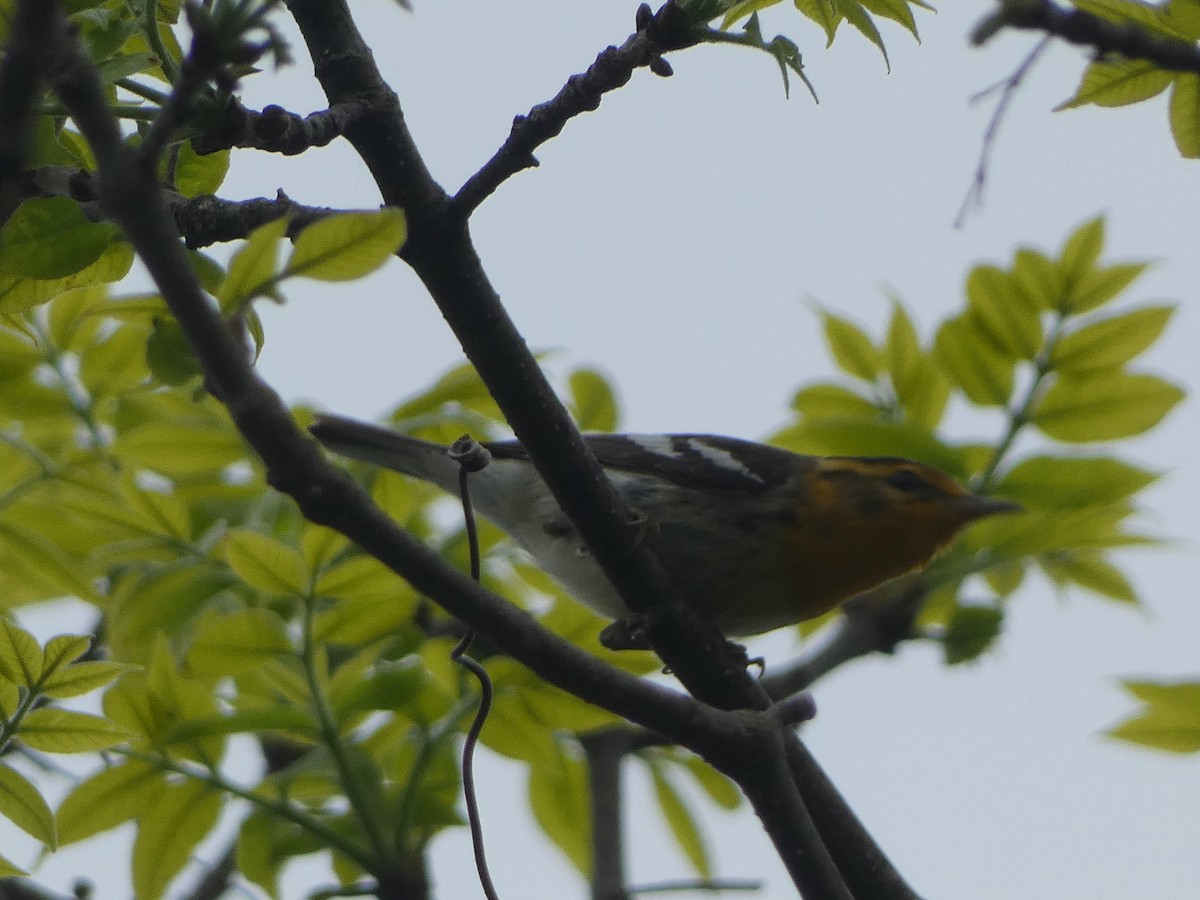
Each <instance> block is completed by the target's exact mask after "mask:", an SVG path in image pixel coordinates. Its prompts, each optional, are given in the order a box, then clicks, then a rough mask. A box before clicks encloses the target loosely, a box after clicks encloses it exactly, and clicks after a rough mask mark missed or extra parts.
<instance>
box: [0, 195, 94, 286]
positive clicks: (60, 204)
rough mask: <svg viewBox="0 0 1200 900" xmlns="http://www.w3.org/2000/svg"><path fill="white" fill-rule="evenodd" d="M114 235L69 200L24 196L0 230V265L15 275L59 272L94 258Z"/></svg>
mask: <svg viewBox="0 0 1200 900" xmlns="http://www.w3.org/2000/svg"><path fill="white" fill-rule="evenodd" d="M116 236H117V231H116V229H115V228H114V227H113V226H112V225H108V224H98V223H96V222H90V221H88V219H87V217H86V216H84V214H83V212H82V210H80V208H79V204H77V203H76V202H75V201H74V200H71V199H69V198H67V197H53V198H50V199H48V200H41V199H36V200H26V201H25V202H24V203H22V204H21V205H20V206H19V207H18V208H17V211H16V212H14V213H13V214H12V217H11V218H10V219H9V220H8V222H7V223H6V224H5V226H4V228H3V230H0V271H2V272H4V273H5V274H6V275H10V276H13V275H15V276H17V277H20V278H37V279H56V278H65V277H66V276H67V275H71V274H74V273H75V272H79V271H80V270H82V269H84V268H86V267H87V266H89V265H91V264H92V263H94V262H95V261H96V260H97V259H99V258H100V254H101V253H103V252H104V250H105V249H106V248H107V247H108V245H109V244H111V243H112V242H113V241H114V239H115V238H116Z"/></svg>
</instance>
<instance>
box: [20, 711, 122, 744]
mask: <svg viewBox="0 0 1200 900" xmlns="http://www.w3.org/2000/svg"><path fill="white" fill-rule="evenodd" d="M17 734H18V736H19V737H20V739H21V740H22V741H23V742H24V743H26V744H28V745H29V746H30V747H32V748H33V749H34V750H42V751H44V752H46V753H87V752H90V751H94V750H107V749H108V748H109V747H115V746H116V745H117V744H120V743H122V742H124V741H126V740H128V739H129V738H130V737H131V736H132V735H131V733H130V732H129V731H127V730H126V729H125V728H122V727H121V726H120V725H118V724H116V723H115V722H111V721H109V720H108V719H105V718H103V717H102V716H93V715H91V714H90V713H81V712H74V711H72V710H67V709H57V708H55V707H52V706H43V707H41V708H40V709H35V710H33V711H32V712H30V713H29V715H27V716H26V717H25V718H24V719H22V720H21V727H20V729H19V730H18V732H17Z"/></svg>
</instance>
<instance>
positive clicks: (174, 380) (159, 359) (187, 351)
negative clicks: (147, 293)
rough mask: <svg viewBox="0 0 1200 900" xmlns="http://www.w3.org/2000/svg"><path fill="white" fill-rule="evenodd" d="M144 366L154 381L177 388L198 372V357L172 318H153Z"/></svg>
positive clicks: (200, 370) (199, 369)
mask: <svg viewBox="0 0 1200 900" xmlns="http://www.w3.org/2000/svg"><path fill="white" fill-rule="evenodd" d="M144 353H145V360H146V367H147V368H148V369H149V370H150V374H151V375H153V376H154V377H155V378H156V379H157V380H158V381H160V382H162V383H163V384H166V385H172V386H174V385H180V384H183V383H184V382H187V381H190V380H191V379H193V378H195V377H196V376H197V375H199V374H200V373H201V372H203V371H204V370H203V368H202V367H201V365H200V358H199V357H198V356H196V351H194V350H193V349H192V345H191V342H190V341H188V339H187V335H185V334H184V333H183V329H182V328H181V327H180V326H179V323H178V322H176V321H175V320H174V319H165V318H164V319H156V320H155V322H154V327H153V329H152V330H151V332H150V337H149V339H148V340H146V341H145V350H144Z"/></svg>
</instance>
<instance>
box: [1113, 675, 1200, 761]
mask: <svg viewBox="0 0 1200 900" xmlns="http://www.w3.org/2000/svg"><path fill="white" fill-rule="evenodd" d="M1125 687H1126V689H1128V690H1129V692H1130V693H1132V694H1133V695H1134V696H1135V697H1136V698H1137V699H1139V700H1141V701H1142V702H1143V703H1144V704H1146V706H1145V708H1144V709H1143V710H1142V712H1141V713H1140V714H1139V715H1137V716H1135V717H1134V718H1132V719H1129V720H1128V721H1126V722H1123V723H1121V724H1120V725H1118V726H1117V727H1116V728H1114V729H1113V730H1112V731H1110V732H1109V736H1110V737H1115V738H1119V739H1120V740H1123V741H1130V742H1131V743H1135V744H1144V745H1145V746H1147V747H1153V748H1154V749H1156V750H1166V751H1168V752H1171V753H1196V752H1197V751H1200V683H1197V682H1194V681H1181V682H1175V683H1155V682H1150V681H1127V682H1125Z"/></svg>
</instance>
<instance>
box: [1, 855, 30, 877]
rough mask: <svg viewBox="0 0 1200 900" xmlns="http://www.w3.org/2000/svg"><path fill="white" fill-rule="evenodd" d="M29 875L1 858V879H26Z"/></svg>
mask: <svg viewBox="0 0 1200 900" xmlns="http://www.w3.org/2000/svg"><path fill="white" fill-rule="evenodd" d="M28 874H29V873H28V872H26V871H25V870H24V869H22V868H21V867H20V866H18V865H14V864H13V863H12V862H10V861H9V860H7V859H5V858H4V857H3V856H0V878H24V877H25V876H26V875H28Z"/></svg>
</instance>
